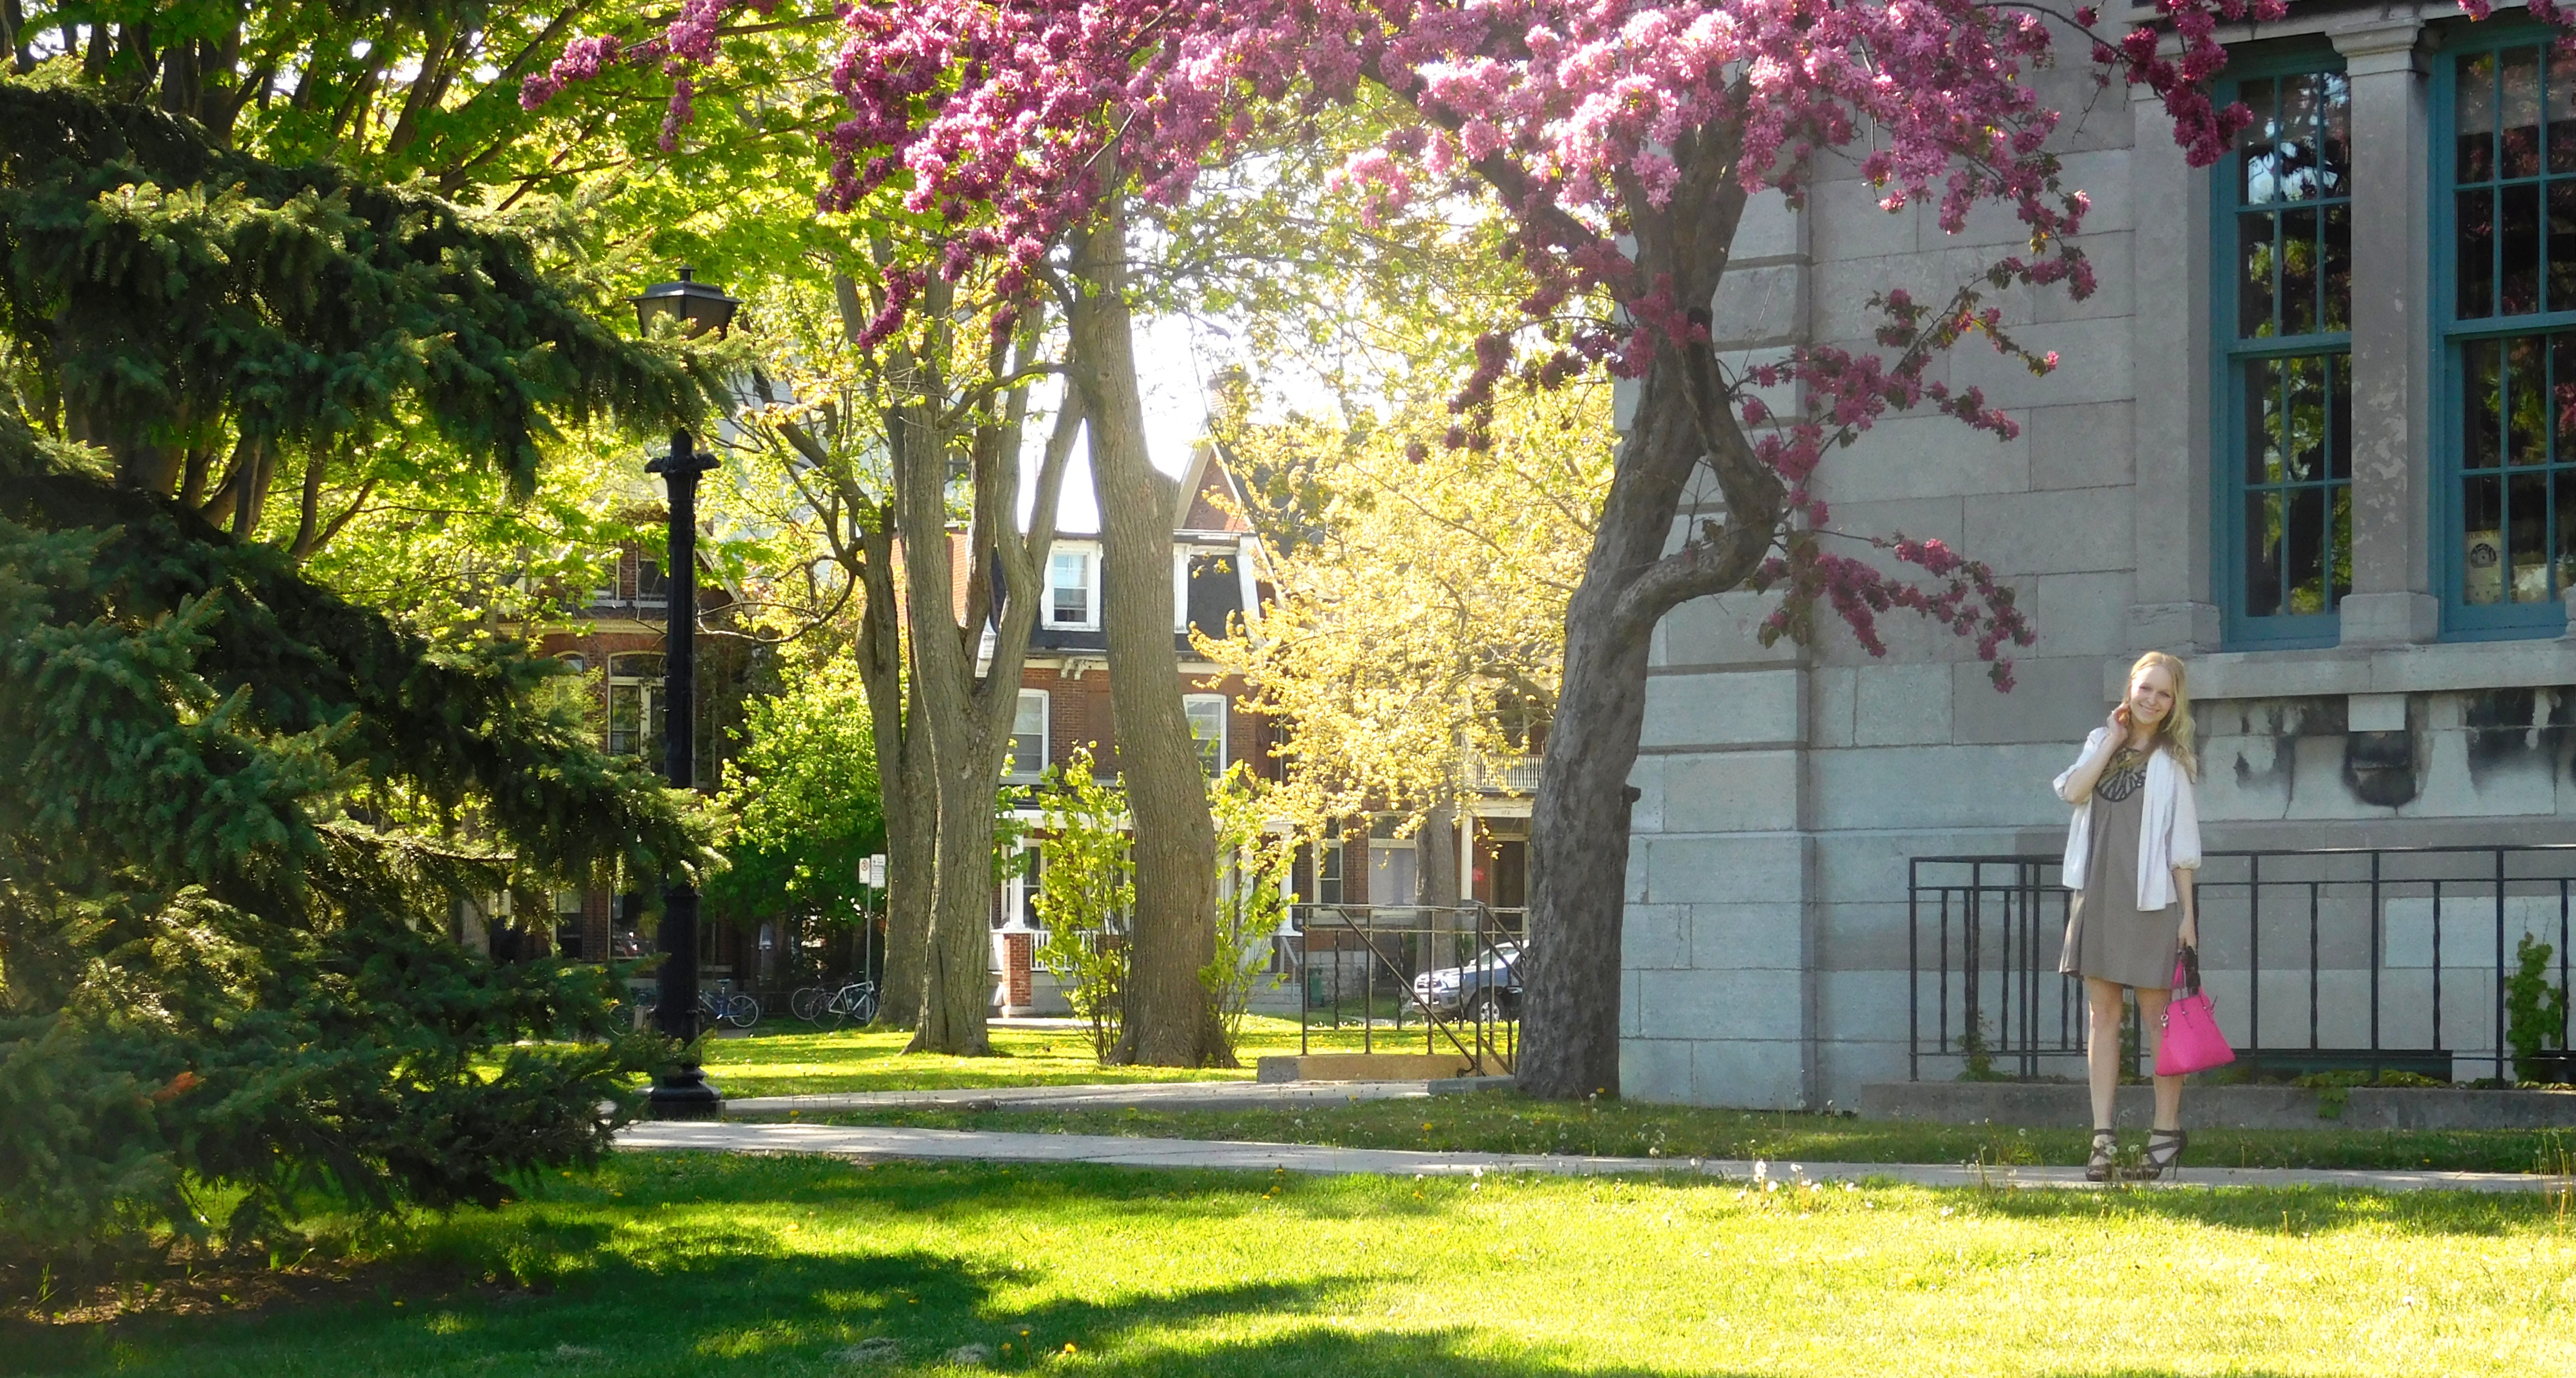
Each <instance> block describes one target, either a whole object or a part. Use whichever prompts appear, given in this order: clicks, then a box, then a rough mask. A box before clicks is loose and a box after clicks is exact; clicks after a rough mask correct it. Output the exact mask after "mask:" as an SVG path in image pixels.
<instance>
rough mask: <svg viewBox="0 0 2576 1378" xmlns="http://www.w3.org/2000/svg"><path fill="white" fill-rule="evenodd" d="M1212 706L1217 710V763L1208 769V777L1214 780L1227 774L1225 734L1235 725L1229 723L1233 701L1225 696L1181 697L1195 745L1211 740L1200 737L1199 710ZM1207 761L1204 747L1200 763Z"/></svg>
mask: <svg viewBox="0 0 2576 1378" xmlns="http://www.w3.org/2000/svg"><path fill="white" fill-rule="evenodd" d="M1210 705H1214V706H1215V708H1216V737H1215V739H1214V740H1215V742H1216V762H1215V764H1214V765H1213V766H1210V767H1209V768H1208V776H1209V778H1211V779H1213V778H1215V777H1217V776H1219V775H1223V774H1224V773H1225V767H1226V751H1225V734H1226V729H1227V728H1229V727H1231V726H1232V725H1233V724H1232V722H1231V721H1229V713H1230V709H1231V706H1232V701H1231V700H1229V699H1228V698H1227V697H1226V696H1225V695H1223V694H1183V695H1182V696H1181V712H1182V713H1183V714H1184V715H1186V716H1187V717H1188V718H1189V720H1190V740H1191V741H1192V742H1194V743H1202V742H1206V741H1208V740H1209V738H1206V737H1203V736H1200V735H1199V710H1201V709H1204V708H1206V707H1208V706H1210ZM1207 759H1208V757H1207V751H1206V749H1205V748H1204V747H1202V748H1201V749H1200V751H1199V760H1200V763H1201V764H1203V765H1204V764H1206V763H1207Z"/></svg>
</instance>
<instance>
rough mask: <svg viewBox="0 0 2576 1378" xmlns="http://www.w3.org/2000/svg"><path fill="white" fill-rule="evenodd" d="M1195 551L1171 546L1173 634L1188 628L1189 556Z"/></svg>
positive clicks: (1185, 547) (1178, 633)
mask: <svg viewBox="0 0 2576 1378" xmlns="http://www.w3.org/2000/svg"><path fill="white" fill-rule="evenodd" d="M1196 553H1197V552H1196V551H1195V550H1193V549H1192V548H1191V547H1189V546H1185V545H1176V546H1173V547H1172V634H1173V635H1174V636H1178V635H1180V634H1181V633H1183V632H1186V631H1188V630H1189V629H1190V556H1192V555H1194V554H1196Z"/></svg>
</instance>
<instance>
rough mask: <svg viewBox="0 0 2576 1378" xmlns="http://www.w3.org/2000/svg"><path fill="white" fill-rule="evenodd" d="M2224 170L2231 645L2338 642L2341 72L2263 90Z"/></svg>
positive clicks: (2346, 526)
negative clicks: (2241, 641)
mask: <svg viewBox="0 0 2576 1378" xmlns="http://www.w3.org/2000/svg"><path fill="white" fill-rule="evenodd" d="M2235 96H2236V98H2237V99H2238V100H2241V101H2243V102H2244V103H2245V104H2246V106H2247V107H2249V108H2250V109H2251V110H2252V111H2253V114H2254V118H2253V120H2252V121H2251V122H2250V123H2248V124H2247V125H2246V126H2245V128H2244V129H2243V130H2242V131H2240V132H2239V133H2238V135H2237V138H2236V147H2235V149H2234V150H2233V153H2232V155H2231V156H2230V158H2229V159H2228V161H2227V162H2226V164H2225V165H2224V167H2223V176H2222V195H2221V200H2220V206H2221V209H2222V213H2223V215H2224V216H2225V220H2226V223H2225V224H2224V225H2223V226H2222V227H2221V229H2220V235H2221V246H2222V250H2221V261H2222V262H2223V263H2224V265H2225V270H2224V275H2223V276H2224V279H2225V283H2224V290H2223V294H2222V295H2223V298H2224V300H2223V303H2222V310H2221V312H2220V320H2221V323H2222V324H2221V329H2222V331H2223V332H2224V344H2225V350H2224V354H2225V359H2226V368H2227V374H2228V377H2227V387H2228V396H2229V402H2230V406H2229V410H2228V413H2227V415H2228V418H2229V420H2228V434H2227V437H2226V443H2225V446H2224V449H2223V453H2222V464H2223V474H2224V479H2225V482H2226V485H2227V489H2228V498H2227V501H2226V504H2225V507H2224V510H2223V514H2222V520H2223V521H2224V522H2225V523H2226V532H2225V538H2224V539H2223V540H2222V542H2221V544H2220V548H2221V550H2222V551H2223V552H2225V558H2226V561H2227V564H2226V568H2225V570H2224V573H2225V577H2226V579H2227V581H2228V583H2229V585H2230V599H2229V605H2228V610H2229V614H2230V621H2231V635H2232V636H2234V637H2237V638H2240V639H2255V640H2279V639H2310V638H2313V639H2324V640H2331V639H2332V638H2333V636H2334V634H2335V632H2334V627H2335V623H2334V618H2333V613H2334V611H2335V608H2336V605H2337V604H2338V603H2339V602H2341V600H2342V598H2343V596H2344V595H2345V594H2346V593H2348V592H2350V591H2351V588H2352V381H2351V372H2350V361H2351V357H2352V336H2351V329H2352V326H2351V302H2352V217H2353V213H2354V205H2353V200H2352V173H2351V167H2352V163H2351V153H2350V137H2349V136H2350V129H2351V96H2350V88H2349V87H2348V85H2347V84H2346V82H2345V79H2344V76H2343V74H2342V73H2341V72H2337V71H2299V72H2288V73H2284V74H2280V75H2275V76H2251V77H2247V78H2245V79H2243V80H2241V81H2239V82H2238V83H2237V84H2236V87H2235Z"/></svg>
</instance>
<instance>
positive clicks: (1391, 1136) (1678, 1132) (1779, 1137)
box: [829, 1091, 2576, 1172]
mask: <svg viewBox="0 0 2576 1378" xmlns="http://www.w3.org/2000/svg"><path fill="white" fill-rule="evenodd" d="M829 1118H830V1119H831V1121H832V1122H834V1123H839V1124H905V1125H914V1126H919V1127H922V1128H929V1129H1004V1130H1017V1131H1020V1132H1023V1133H1062V1134H1123V1135H1128V1136H1132V1137H1138V1138H1165V1139H1256V1140H1262V1141H1266V1142H1270V1143H1306V1144H1337V1145H1341V1146H1343V1147H1348V1148H1422V1149H1444V1150H1467V1151H1477V1152H1487V1153H1589V1154H1609V1155H1614V1156H1633V1157H1647V1156H1661V1157H1666V1158H1771V1159H1776V1160H1781V1161H1797V1160H1801V1159H1804V1160H1808V1161H1812V1162H1846V1163H1958V1162H1968V1161H1972V1160H1981V1161H1984V1162H1989V1163H2058V1164H2072V1163H2081V1162H2083V1161H2084V1156H2085V1153H2086V1151H2087V1150H2088V1148H2089V1147H2090V1141H2091V1138H2092V1135H2091V1133H2090V1131H2089V1130H2086V1129H2083V1128H2080V1127H2069V1128H2066V1129H2014V1128H2009V1127H1998V1126H1993V1125H1968V1126H1952V1125H1934V1124H1898V1123H1888V1122H1884V1121H1876V1120H1856V1119H1850V1118H1845V1117H1840V1116H1830V1115H1801V1114H1783V1113H1778V1112H1770V1111H1750V1110H1703V1109H1696V1108H1689V1107H1680V1106H1669V1105H1642V1104H1635V1103H1630V1102H1623V1101H1602V1102H1562V1101H1540V1100H1532V1099H1530V1098H1529V1097H1526V1096H1522V1095H1518V1094H1515V1093H1512V1092H1505V1091H1485V1092H1477V1093H1474V1094H1470V1095H1459V1096H1435V1097H1432V1098H1431V1099H1429V1100H1427V1101H1426V1100H1405V1101H1362V1102H1357V1103H1351V1104H1343V1105H1329V1106H1298V1107H1295V1108H1282V1109H1275V1110H1273V1109H1262V1110H1116V1109H1099V1110H1060V1111H1038V1110H1020V1111H1014V1110H996V1111H981V1112H975V1111H949V1110H907V1111H886V1112H875V1111H871V1112H866V1113H860V1114H849V1115H833V1116H830V1117H829ZM2145 1137H2146V1135H2145V1131H2144V1130H2143V1129H2133V1130H2132V1132H2131V1133H2130V1135H2129V1139H2130V1147H2132V1148H2135V1147H2137V1146H2138V1143H2139V1141H2142V1140H2143V1139H2144V1138H2145ZM2185 1165H2186V1166H2193V1165H2197V1166H2202V1167H2211V1166H2220V1165H2224V1166H2230V1167H2360V1168H2415V1167H2433V1168H2446V1169H2455V1170H2460V1171H2469V1172H2531V1171H2544V1172H2565V1171H2568V1170H2569V1169H2570V1167H2571V1165H2576V1135H2570V1134H2564V1133H2556V1132H2551V1131H2529V1130H2521V1131H2492V1132H2476V1133H2469V1132H2437V1131H2422V1132H2400V1133H2391V1132H2379V1131H2371V1130H2341V1129H2316V1130H2229V1129H2209V1130H2194V1131H2193V1132H2192V1136H2191V1148H2190V1150H2189V1155H2188V1157H2187V1158H2186V1160H2185Z"/></svg>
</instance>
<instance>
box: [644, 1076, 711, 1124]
mask: <svg viewBox="0 0 2576 1378" xmlns="http://www.w3.org/2000/svg"><path fill="white" fill-rule="evenodd" d="M644 1114H645V1117H646V1118H648V1119H656V1120H712V1119H719V1118H721V1117H722V1116H723V1115H724V1093H723V1092H720V1091H718V1090H716V1088H715V1087H714V1085H712V1084H711V1083H709V1082H708V1081H707V1074H706V1069H704V1068H702V1067H698V1066H695V1065H683V1066H678V1067H667V1068H664V1069H663V1070H662V1071H661V1073H660V1074H659V1075H657V1076H655V1077H654V1078H653V1089H652V1090H651V1091H649V1092H647V1093H645V1096H644Z"/></svg>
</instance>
